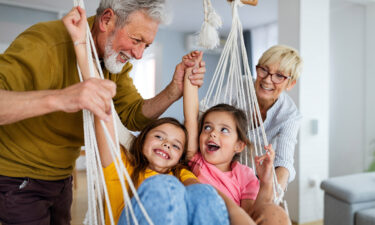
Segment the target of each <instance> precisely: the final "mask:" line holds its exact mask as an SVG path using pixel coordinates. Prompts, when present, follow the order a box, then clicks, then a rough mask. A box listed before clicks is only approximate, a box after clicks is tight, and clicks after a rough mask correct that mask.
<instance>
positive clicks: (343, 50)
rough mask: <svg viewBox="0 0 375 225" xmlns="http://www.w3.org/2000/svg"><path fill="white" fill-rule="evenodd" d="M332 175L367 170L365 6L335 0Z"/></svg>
mask: <svg viewBox="0 0 375 225" xmlns="http://www.w3.org/2000/svg"><path fill="white" fill-rule="evenodd" d="M330 23H331V31H330V35H331V38H330V39H331V41H330V44H331V47H330V52H331V56H330V63H331V71H330V79H331V81H330V83H331V85H330V89H331V90H330V102H331V104H330V121H331V127H330V176H331V177H333V176H339V175H345V174H350V173H356V172H361V171H363V168H364V147H365V144H364V141H365V110H364V109H365V108H364V107H365V80H364V79H365V71H366V68H365V7H364V6H362V5H358V4H353V3H350V2H348V1H344V0H332V1H331V22H330Z"/></svg>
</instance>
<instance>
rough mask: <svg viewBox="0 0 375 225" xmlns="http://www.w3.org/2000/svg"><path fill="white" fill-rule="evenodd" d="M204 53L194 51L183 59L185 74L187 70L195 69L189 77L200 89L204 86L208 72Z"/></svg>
mask: <svg viewBox="0 0 375 225" xmlns="http://www.w3.org/2000/svg"><path fill="white" fill-rule="evenodd" d="M202 57H203V52H202V51H192V52H190V53H188V54H186V55H185V56H184V57H182V62H183V63H184V65H185V72H186V70H187V69H189V68H191V67H193V71H192V74H190V75H189V80H190V82H191V83H192V84H193V85H195V86H198V87H200V86H201V85H202V84H203V77H204V73H205V72H206V64H205V62H204V61H203V60H202Z"/></svg>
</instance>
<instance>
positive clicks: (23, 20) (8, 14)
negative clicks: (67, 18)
mask: <svg viewBox="0 0 375 225" xmlns="http://www.w3.org/2000/svg"><path fill="white" fill-rule="evenodd" d="M57 18H58V13H56V12H46V11H42V10H36V9H29V8H23V7H17V6H10V5H5V4H2V3H0V43H5V44H6V43H8V44H9V43H11V42H12V41H13V40H14V39H15V38H16V37H17V35H18V34H19V33H21V32H22V31H24V30H25V29H26V28H28V27H29V26H31V25H33V24H35V23H38V22H41V21H49V20H56V19H57Z"/></svg>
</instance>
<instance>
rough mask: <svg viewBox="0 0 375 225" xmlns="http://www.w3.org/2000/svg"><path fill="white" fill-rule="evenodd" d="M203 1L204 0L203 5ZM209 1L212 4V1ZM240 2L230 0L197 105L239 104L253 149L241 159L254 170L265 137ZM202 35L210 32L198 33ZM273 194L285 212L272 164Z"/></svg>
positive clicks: (202, 109)
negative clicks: (227, 22) (216, 55)
mask: <svg viewBox="0 0 375 225" xmlns="http://www.w3.org/2000/svg"><path fill="white" fill-rule="evenodd" d="M209 1H210V0H204V2H209ZM252 3H254V1H252ZM206 4H207V3H205V4H204V5H206ZM246 4H250V1H247V2H246ZM255 4H256V3H255ZM209 5H210V7H212V6H211V4H209ZM241 6H243V3H242V2H241V1H240V0H234V1H232V2H231V7H232V27H231V30H230V33H229V36H228V38H227V41H226V43H225V46H224V49H223V51H222V53H221V56H220V59H219V62H218V64H217V67H216V70H215V73H214V75H213V78H212V80H211V83H210V85H209V88H208V91H207V93H206V96H205V97H204V98H203V99H202V100H201V102H200V107H199V108H200V111H201V112H204V111H206V110H207V109H208V108H210V107H212V106H214V105H217V104H219V103H225V104H229V105H233V106H235V107H237V108H240V109H242V110H243V111H244V112H245V113H246V116H247V119H248V121H249V123H248V131H247V135H248V138H249V140H250V141H251V142H252V143H253V146H254V150H250V149H248V148H246V150H245V151H243V152H242V153H241V158H240V162H241V163H242V164H245V165H247V166H250V167H252V168H253V170H254V171H256V169H255V164H254V156H260V155H263V154H264V153H265V152H264V150H263V147H262V145H263V146H267V145H268V140H267V136H266V133H265V131H264V126H263V120H262V117H261V113H260V110H259V105H258V101H257V97H256V94H255V88H254V84H253V78H252V75H251V72H250V67H249V63H248V58H247V54H246V48H245V42H244V39H243V28H242V24H241V21H240V18H239V14H238V7H241ZM211 11H214V10H213V9H210V10H206V8H205V10H204V12H205V22H204V23H206V18H208V17H209V16H208V15H207V13H208V14H209V13H210V12H211ZM202 28H203V26H202ZM207 32H208V31H206V32H201V34H202V33H203V34H205V33H207ZM216 32H217V31H216ZM201 37H202V38H204V37H209V36H205V35H201ZM206 42H208V40H207V41H205V40H204V41H201V43H206ZM202 47H206V46H202ZM254 154H255V155H254ZM273 195H274V198H273V200H274V203H275V204H278V205H280V204H281V205H282V206H283V207H284V209H285V210H286V212H287V213H288V210H287V205H286V201H285V200H283V197H284V191H283V190H282V188H281V186H280V185H279V184H278V182H277V177H276V173H275V168H273Z"/></svg>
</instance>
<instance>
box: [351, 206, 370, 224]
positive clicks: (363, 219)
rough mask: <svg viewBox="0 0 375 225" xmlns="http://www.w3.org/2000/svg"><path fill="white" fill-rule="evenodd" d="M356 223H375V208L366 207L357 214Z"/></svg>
mask: <svg viewBox="0 0 375 225" xmlns="http://www.w3.org/2000/svg"><path fill="white" fill-rule="evenodd" d="M355 221H356V223H355V224H356V225H375V208H371V209H365V210H361V211H359V212H357V213H356V214H355Z"/></svg>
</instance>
